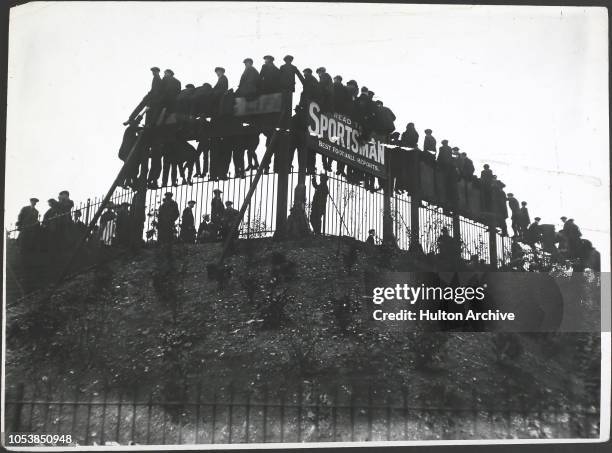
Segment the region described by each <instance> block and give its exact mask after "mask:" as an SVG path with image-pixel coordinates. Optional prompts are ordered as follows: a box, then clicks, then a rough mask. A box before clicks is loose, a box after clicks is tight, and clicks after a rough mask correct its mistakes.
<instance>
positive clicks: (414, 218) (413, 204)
mask: <svg viewBox="0 0 612 453" xmlns="http://www.w3.org/2000/svg"><path fill="white" fill-rule="evenodd" d="M420 206H421V200H420V199H419V198H418V197H417V196H415V195H410V246H409V247H408V251H410V252H414V251H416V250H420V251H423V249H422V247H421V243H420V241H419V237H420V234H421V229H420V219H419V207H420Z"/></svg>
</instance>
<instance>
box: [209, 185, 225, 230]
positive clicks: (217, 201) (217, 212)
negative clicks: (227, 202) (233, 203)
mask: <svg viewBox="0 0 612 453" xmlns="http://www.w3.org/2000/svg"><path fill="white" fill-rule="evenodd" d="M222 193H223V192H222V191H221V190H220V189H215V190H213V194H214V195H213V199H212V200H211V202H210V213H211V214H210V218H211V221H212V223H214V224H215V225H216V226H217V230H221V227H222V226H223V215H224V213H225V206H223V200H222V199H221V194H222Z"/></svg>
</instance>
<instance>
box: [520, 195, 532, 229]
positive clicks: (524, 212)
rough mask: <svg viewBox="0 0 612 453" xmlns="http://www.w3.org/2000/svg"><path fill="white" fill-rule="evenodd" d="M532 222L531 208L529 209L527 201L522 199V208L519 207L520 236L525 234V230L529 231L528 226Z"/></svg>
mask: <svg viewBox="0 0 612 453" xmlns="http://www.w3.org/2000/svg"><path fill="white" fill-rule="evenodd" d="M530 223H531V220H530V219H529V210H528V209H527V202H526V201H521V208H520V209H519V217H518V227H519V231H520V237H524V236H525V232H526V231H527V227H528V226H529V224H530Z"/></svg>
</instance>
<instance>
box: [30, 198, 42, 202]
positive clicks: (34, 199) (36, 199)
mask: <svg viewBox="0 0 612 453" xmlns="http://www.w3.org/2000/svg"><path fill="white" fill-rule="evenodd" d="M30 201H33V202H34V203H38V202H39V201H40V200H39V199H38V198H30Z"/></svg>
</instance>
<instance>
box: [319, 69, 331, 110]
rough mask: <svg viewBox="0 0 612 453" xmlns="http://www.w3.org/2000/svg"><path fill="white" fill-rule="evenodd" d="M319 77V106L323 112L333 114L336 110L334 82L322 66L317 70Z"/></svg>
mask: <svg viewBox="0 0 612 453" xmlns="http://www.w3.org/2000/svg"><path fill="white" fill-rule="evenodd" d="M317 75H318V76H319V94H320V96H319V101H320V102H319V105H320V107H321V111H322V112H331V111H332V110H333V109H334V89H333V85H334V82H333V80H332V78H331V76H330V75H329V74H328V73H327V70H326V69H325V68H324V67H323V66H321V67H320V68H318V69H317Z"/></svg>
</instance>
